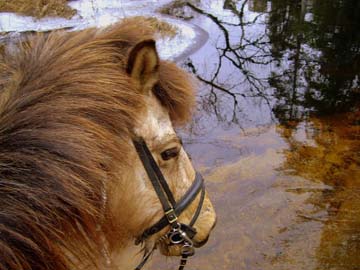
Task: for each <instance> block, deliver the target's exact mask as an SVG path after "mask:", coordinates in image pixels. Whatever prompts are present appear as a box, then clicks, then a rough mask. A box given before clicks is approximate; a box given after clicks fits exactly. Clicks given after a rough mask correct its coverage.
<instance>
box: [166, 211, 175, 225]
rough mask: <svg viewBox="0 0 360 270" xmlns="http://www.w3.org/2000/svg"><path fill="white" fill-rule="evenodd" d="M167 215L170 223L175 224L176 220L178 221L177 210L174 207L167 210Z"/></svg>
mask: <svg viewBox="0 0 360 270" xmlns="http://www.w3.org/2000/svg"><path fill="white" fill-rule="evenodd" d="M165 216H166V218H167V220H168V222H169V223H170V224H173V223H174V222H175V221H177V219H178V218H177V216H176V213H175V210H174V209H173V208H170V209H169V210H167V211H166V212H165Z"/></svg>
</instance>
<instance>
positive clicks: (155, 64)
mask: <svg viewBox="0 0 360 270" xmlns="http://www.w3.org/2000/svg"><path fill="white" fill-rule="evenodd" d="M126 71H127V73H128V74H129V75H130V76H131V77H132V78H133V79H134V80H135V81H136V82H137V83H138V84H139V86H140V88H141V89H142V91H143V92H144V93H149V92H150V91H151V89H152V88H153V87H154V85H155V84H156V83H157V82H158V80H159V74H158V73H159V56H158V54H157V52H156V46H155V41H154V40H152V39H150V40H144V41H141V42H139V43H138V44H136V45H135V46H134V47H133V48H132V49H131V51H130V53H129V56H128V61H127V67H126Z"/></svg>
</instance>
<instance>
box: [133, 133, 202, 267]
mask: <svg viewBox="0 0 360 270" xmlns="http://www.w3.org/2000/svg"><path fill="white" fill-rule="evenodd" d="M133 143H134V146H135V148H136V151H137V153H138V155H139V158H140V160H141V162H142V164H143V166H144V168H145V171H146V173H147V175H148V176H149V179H150V181H151V184H152V186H153V188H154V190H155V192H156V194H157V196H158V198H159V200H160V202H161V205H162V208H163V211H164V213H165V215H164V216H163V217H162V218H161V219H160V220H159V221H158V222H156V223H155V224H154V225H152V226H151V227H150V228H148V229H146V230H145V231H144V232H143V233H142V234H141V235H140V236H139V237H138V238H137V239H136V241H135V244H136V245H139V244H140V243H142V242H143V241H145V240H146V239H147V238H148V237H150V236H151V235H153V234H155V233H157V232H159V231H161V230H162V229H164V228H165V227H166V226H168V225H170V230H169V231H168V232H167V233H166V234H165V235H163V236H162V237H161V238H160V239H167V240H169V242H170V245H179V246H181V260H180V266H179V270H183V269H184V267H185V265H186V262H187V258H188V257H191V256H193V255H194V253H195V249H194V246H193V241H192V238H194V236H195V234H196V229H195V228H194V227H193V226H194V224H195V222H196V220H197V219H198V217H199V215H200V212H201V208H202V205H203V202H204V198H205V185H204V179H203V178H202V176H201V174H200V173H198V172H196V175H195V180H194V181H193V183H192V185H191V187H190V188H189V189H188V190H187V191H186V192H185V194H184V195H183V196H182V198H181V199H180V200H179V201H178V202H176V201H175V199H174V196H173V194H172V192H171V190H170V188H169V185H168V184H167V182H166V180H165V178H164V176H163V174H162V173H161V170H160V168H159V167H158V165H157V163H156V161H155V160H154V158H153V156H152V154H151V152H150V150H149V148H148V147H147V145H146V143H145V141H144V139H142V138H138V139H137V140H134V141H133ZM200 192H201V195H200V201H199V204H198V207H197V209H196V211H195V213H194V216H193V217H192V219H191V221H190V223H189V224H183V223H180V222H179V221H178V216H179V215H180V214H181V213H182V212H183V211H184V210H185V209H186V208H187V207H188V206H189V205H190V204H191V203H192V202H193V201H194V200H195V198H196V197H197V195H198V194H199V193H200ZM153 251H154V249H153V250H151V251H150V252H148V253H146V254H145V255H144V257H143V260H142V261H141V263H140V264H139V265H138V266H137V267H136V268H135V270H140V269H141V268H142V267H143V266H144V264H145V263H146V261H147V260H148V258H149V257H150V255H151V254H152V252H153Z"/></svg>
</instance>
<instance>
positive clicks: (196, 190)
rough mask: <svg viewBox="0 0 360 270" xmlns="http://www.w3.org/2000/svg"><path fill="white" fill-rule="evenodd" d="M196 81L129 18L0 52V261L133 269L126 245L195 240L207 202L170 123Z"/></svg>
mask: <svg viewBox="0 0 360 270" xmlns="http://www.w3.org/2000/svg"><path fill="white" fill-rule="evenodd" d="M193 91H194V87H193V83H192V81H191V78H190V76H189V75H188V74H187V73H185V72H184V71H182V70H181V69H179V68H178V67H177V66H176V65H175V64H172V63H170V62H167V61H162V60H160V59H159V57H158V54H157V52H156V48H155V42H154V41H153V40H152V30H150V29H149V28H148V27H147V26H146V25H143V24H139V23H135V22H132V23H129V22H127V23H124V24H120V25H116V26H113V27H111V28H109V29H105V30H102V31H99V30H97V29H88V30H85V31H82V32H78V33H76V32H72V33H71V32H70V33H67V32H63V31H59V32H54V33H50V34H42V35H35V36H34V37H29V38H28V39H26V40H22V41H21V42H20V43H19V44H18V46H17V47H14V46H13V47H11V48H10V49H9V50H7V51H6V52H5V54H4V55H3V56H2V58H1V63H0V269H17V270H23V269H39V270H43V269H56V270H66V269H120V268H121V269H133V268H134V266H136V264H137V263H138V262H139V261H136V258H135V257H131V256H130V255H129V254H130V253H129V251H131V252H132V251H133V253H131V254H132V255H133V256H135V255H136V254H138V253H139V250H141V249H143V250H145V252H146V253H147V254H149V250H153V249H154V248H155V247H157V246H158V247H160V249H161V251H162V253H163V254H165V255H168V256H178V255H184V250H185V251H186V252H188V253H187V255H189V251H192V250H189V247H190V246H191V248H192V246H194V247H200V246H202V245H203V244H204V243H205V242H206V240H207V238H208V236H209V233H210V231H211V230H212V228H213V226H214V224H215V221H216V217H215V212H214V209H213V207H212V205H211V202H210V200H209V198H208V196H207V194H206V192H205V189H204V186H203V180H202V178H201V176H200V175H199V173H196V171H195V170H194V168H193V166H192V164H191V161H190V159H189V157H188V155H187V153H186V152H185V150H184V148H183V146H182V143H181V140H180V139H179V137H178V136H177V135H176V132H175V130H174V126H175V125H178V124H181V123H184V122H186V121H187V120H188V119H189V117H190V115H191V113H190V112H191V108H192V106H193V105H194V92H193ZM146 164H150V165H146ZM150 167H151V169H149V168H150ZM154 178H156V179H160V180H161V179H162V180H161V181H160V182H161V183H160V182H159V183H158V184H156V183H155V184H154V182H153V180H154ZM154 185H155V186H156V185H157V186H158V188H154ZM161 193H162V194H163V195H160V197H159V194H161ZM161 198H162V199H161ZM166 201H167V202H166ZM165 212H166V213H165ZM164 216H165V217H164ZM194 217H195V218H194ZM164 220H165V221H164ZM159 222H160V223H159ZM159 224H160V225H159ZM154 226H155V227H154ZM154 228H155V229H154ZM135 242H136V243H135ZM177 242H179V243H180V242H181V245H178V244H176V243H177ZM136 244H137V245H136ZM184 248H185V249H184ZM128 261H133V263H131V264H127V263H126V262H128ZM129 265H131V266H129Z"/></svg>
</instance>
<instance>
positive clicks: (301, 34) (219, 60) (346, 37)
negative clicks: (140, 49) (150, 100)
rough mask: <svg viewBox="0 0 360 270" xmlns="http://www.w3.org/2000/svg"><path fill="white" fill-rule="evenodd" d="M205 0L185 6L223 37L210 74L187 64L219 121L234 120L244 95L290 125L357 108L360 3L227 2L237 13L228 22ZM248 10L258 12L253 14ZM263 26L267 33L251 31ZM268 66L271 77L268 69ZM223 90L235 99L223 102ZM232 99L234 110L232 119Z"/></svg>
mask: <svg viewBox="0 0 360 270" xmlns="http://www.w3.org/2000/svg"><path fill="white" fill-rule="evenodd" d="M202 2H203V3H202V4H201V3H196V4H192V3H191V2H187V1H186V2H184V5H186V7H187V8H188V9H190V10H191V11H192V12H193V13H194V14H195V13H196V14H198V15H200V16H203V17H206V18H207V19H208V20H210V21H211V22H212V24H213V25H214V26H215V27H216V28H217V29H218V32H219V33H220V34H221V37H220V38H219V39H218V40H217V44H216V50H217V56H216V57H215V58H216V59H209V60H210V62H212V63H215V64H216V67H215V68H214V70H213V71H211V72H209V71H206V73H205V72H204V71H202V70H201V67H199V66H197V64H196V63H194V62H192V60H190V59H189V60H188V61H187V63H186V65H187V66H188V67H189V69H190V70H191V71H192V72H194V73H195V74H196V76H197V77H198V78H199V79H200V80H201V81H202V82H204V83H206V84H207V85H208V86H209V92H208V95H207V105H208V106H210V107H212V108H213V111H214V112H215V114H216V115H217V116H218V117H219V118H220V119H227V120H232V121H233V122H236V121H237V114H238V112H239V111H240V108H239V107H240V105H239V104H241V102H240V99H249V98H254V97H255V98H260V99H262V100H263V102H265V104H267V105H268V106H269V107H271V110H272V112H273V113H274V115H275V116H276V118H277V119H278V121H279V122H280V123H284V124H285V123H287V122H288V121H293V120H295V121H298V120H301V119H303V118H304V117H305V116H307V115H308V113H309V112H316V113H318V114H326V113H331V112H339V111H346V110H349V109H350V108H352V107H353V106H354V101H355V100H356V99H358V98H359V81H360V78H359V73H360V32H359V31H358V29H360V2H358V1H356V0H343V1H340V0H332V1H320V0H272V1H265V0H244V1H231V0H226V1H224V4H223V9H224V10H225V11H226V12H228V13H229V12H231V14H232V18H231V19H230V20H229V19H228V17H224V16H222V15H215V14H214V13H215V12H209V11H207V10H208V9H207V8H206V5H205V4H204V3H207V2H206V1H202ZM201 6H202V7H201ZM247 9H249V10H250V11H253V12H259V13H257V15H256V13H252V16H247V13H246V12H247V11H246V10H247ZM264 12H267V13H268V15H266V14H265V13H264ZM265 16H267V17H266V18H267V20H266V21H265V22H264V18H265ZM261 24H265V25H266V27H265V29H266V30H265V29H264V30H259V29H262V28H261V27H260V28H259V27H258V28H253V27H254V26H259V25H261ZM212 39H216V37H212ZM274 63H276V65H274ZM270 68H271V69H272V72H271V73H270V74H269V73H266V72H263V70H269V69H270ZM204 73H205V74H204ZM229 74H231V76H229ZM271 90H273V92H270V91H271ZM220 95H221V96H224V95H226V96H228V97H229V98H231V100H232V102H230V103H228V102H225V103H227V104H223V106H220V100H221V98H220V97H219V96H220ZM229 104H231V105H230V106H232V108H233V109H232V113H231V116H229V115H228V117H226V116H224V111H225V112H226V110H225V109H224V107H226V105H227V108H228V106H229ZM226 113H229V112H228V111H227V112H226ZM229 118H230V119H229Z"/></svg>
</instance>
